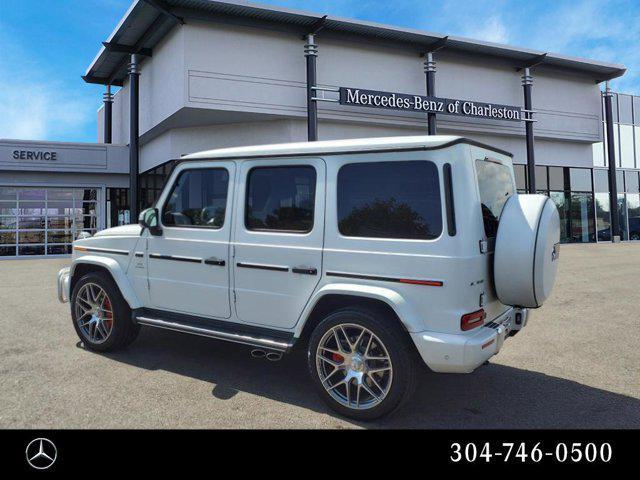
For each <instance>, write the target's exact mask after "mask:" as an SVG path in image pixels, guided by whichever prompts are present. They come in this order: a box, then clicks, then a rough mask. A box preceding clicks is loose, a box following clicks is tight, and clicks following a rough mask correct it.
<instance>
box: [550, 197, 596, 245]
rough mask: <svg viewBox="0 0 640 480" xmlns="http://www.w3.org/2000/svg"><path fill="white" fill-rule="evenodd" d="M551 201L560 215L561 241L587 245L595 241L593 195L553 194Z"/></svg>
mask: <svg viewBox="0 0 640 480" xmlns="http://www.w3.org/2000/svg"><path fill="white" fill-rule="evenodd" d="M550 197H551V200H553V202H554V203H555V204H556V207H557V208H558V213H559V214H560V241H561V242H563V243H586V242H593V241H595V225H594V218H593V194H591V193H586V192H584V193H582V192H571V193H570V192H551V193H550Z"/></svg>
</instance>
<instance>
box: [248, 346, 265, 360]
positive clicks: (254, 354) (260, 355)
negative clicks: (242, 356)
mask: <svg viewBox="0 0 640 480" xmlns="http://www.w3.org/2000/svg"><path fill="white" fill-rule="evenodd" d="M251 356H252V357H253V358H265V357H266V356H267V352H265V351H264V350H260V349H259V348H255V349H253V350H251Z"/></svg>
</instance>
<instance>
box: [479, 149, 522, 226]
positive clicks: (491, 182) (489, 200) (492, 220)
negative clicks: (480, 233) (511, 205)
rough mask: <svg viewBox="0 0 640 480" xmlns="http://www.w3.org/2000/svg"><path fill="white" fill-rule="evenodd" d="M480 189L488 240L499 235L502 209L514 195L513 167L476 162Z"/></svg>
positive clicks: (490, 161) (487, 161) (483, 161)
mask: <svg viewBox="0 0 640 480" xmlns="http://www.w3.org/2000/svg"><path fill="white" fill-rule="evenodd" d="M476 171H477V175H478V188H479V190H480V202H481V204H482V220H483V221H484V231H485V233H486V235H487V238H493V237H495V236H496V234H497V233H498V223H499V221H500V214H501V213H502V208H503V207H504V204H505V203H506V202H507V200H508V199H509V197H510V196H511V195H513V193H514V188H513V174H512V169H511V167H509V166H507V165H503V164H502V163H499V162H495V161H492V160H487V159H485V160H476Z"/></svg>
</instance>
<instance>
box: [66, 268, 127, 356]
mask: <svg viewBox="0 0 640 480" xmlns="http://www.w3.org/2000/svg"><path fill="white" fill-rule="evenodd" d="M71 317H72V319H73V326H74V328H75V330H76V333H77V334H78V336H79V337H80V340H82V342H83V343H84V346H85V348H87V349H89V350H95V351H99V352H107V351H111V350H117V349H119V348H122V347H125V346H126V345H128V344H130V343H131V342H133V340H135V338H136V337H137V336H138V331H139V329H140V327H139V326H138V325H135V324H134V323H133V321H132V320H131V309H130V308H129V305H128V304H127V302H126V300H125V299H124V298H123V296H122V294H121V293H120V290H119V289H118V287H117V286H116V284H115V283H114V281H113V280H112V279H111V278H110V277H109V276H108V275H106V274H104V273H102V272H90V273H87V274H86V275H84V276H83V277H82V278H80V280H78V282H77V283H76V285H75V286H74V288H73V293H72V295H71Z"/></svg>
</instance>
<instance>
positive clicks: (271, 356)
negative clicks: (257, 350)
mask: <svg viewBox="0 0 640 480" xmlns="http://www.w3.org/2000/svg"><path fill="white" fill-rule="evenodd" d="M266 356H267V360H269V361H270V362H277V361H279V360H281V359H282V353H280V352H269V353H267V355H266Z"/></svg>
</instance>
